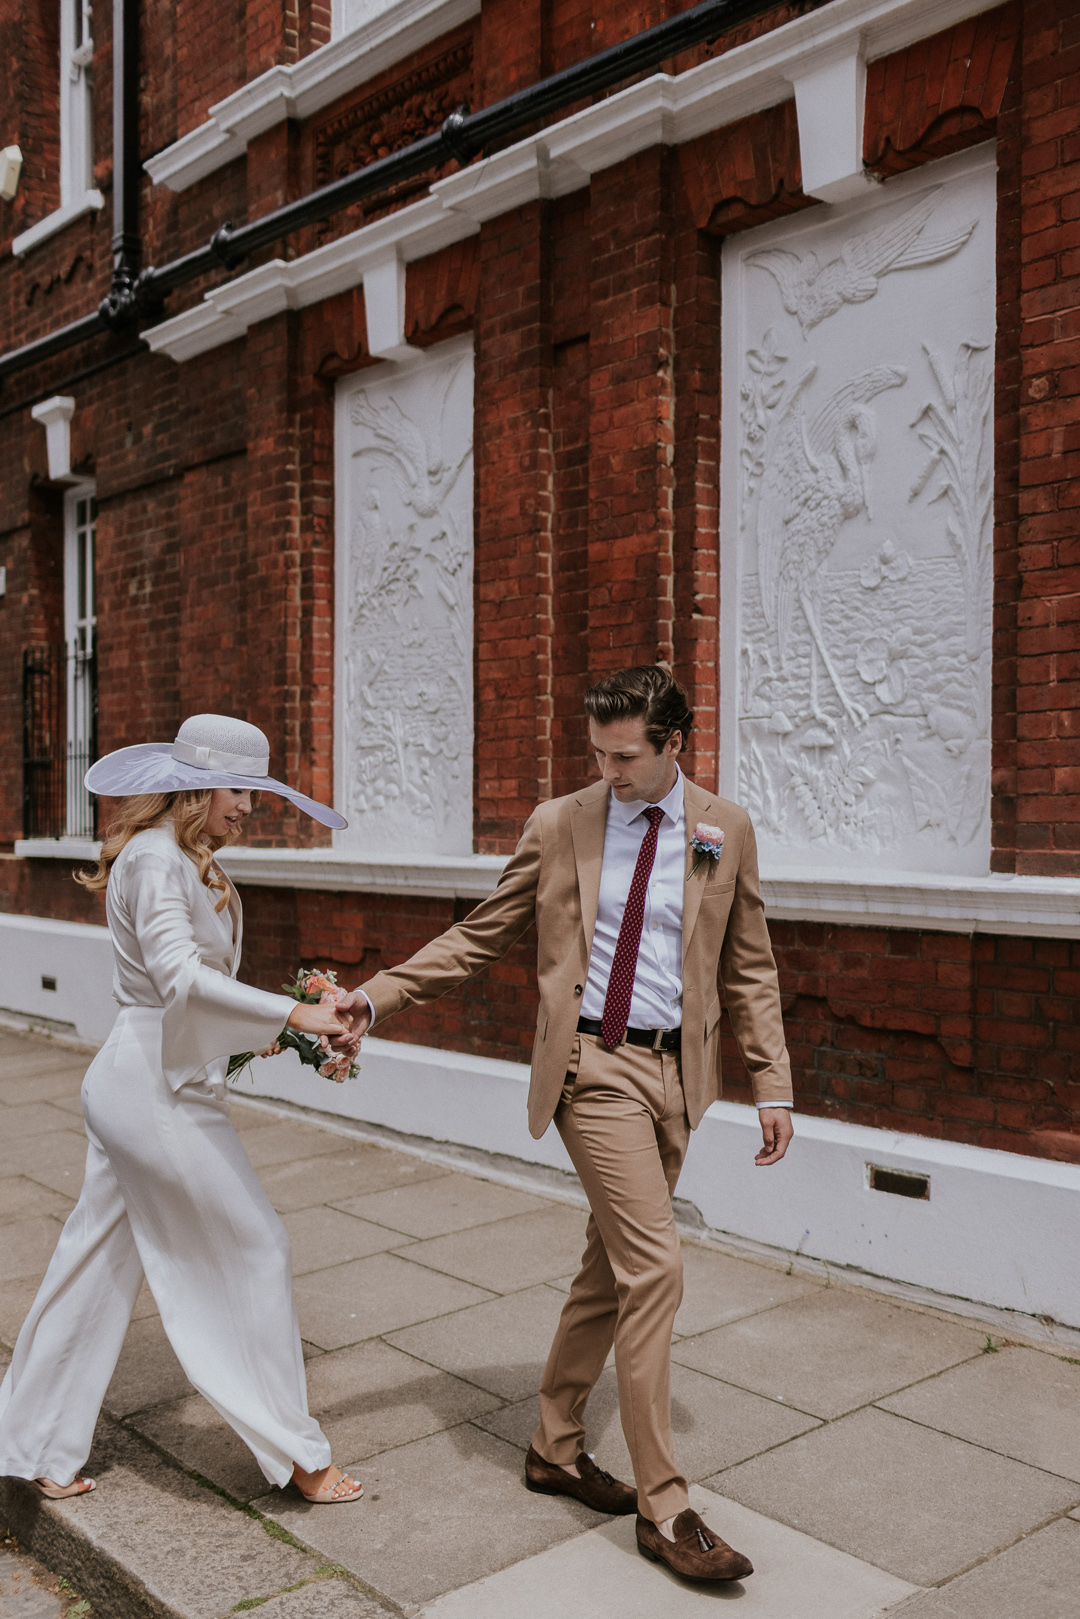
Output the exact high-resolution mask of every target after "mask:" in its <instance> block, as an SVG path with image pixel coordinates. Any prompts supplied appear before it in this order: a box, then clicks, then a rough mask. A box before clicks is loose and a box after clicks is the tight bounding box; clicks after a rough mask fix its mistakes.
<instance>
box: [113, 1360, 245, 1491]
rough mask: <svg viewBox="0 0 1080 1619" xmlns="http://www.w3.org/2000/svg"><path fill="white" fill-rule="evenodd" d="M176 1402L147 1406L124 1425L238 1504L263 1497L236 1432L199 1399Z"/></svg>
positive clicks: (191, 1395) (193, 1396)
mask: <svg viewBox="0 0 1080 1619" xmlns="http://www.w3.org/2000/svg"><path fill="white" fill-rule="evenodd" d="M185 1386H186V1387H187V1389H188V1391H189V1392H188V1393H187V1394H186V1395H184V1396H182V1397H181V1398H180V1399H177V1400H166V1401H163V1402H162V1403H161V1404H160V1405H151V1406H147V1407H145V1408H144V1409H143V1410H141V1411H138V1412H136V1413H135V1414H134V1415H133V1416H130V1417H128V1418H127V1419H126V1421H127V1426H128V1427H130V1428H132V1429H133V1430H134V1431H135V1432H136V1433H140V1434H142V1436H143V1438H144V1439H149V1440H151V1441H152V1442H153V1443H154V1444H155V1445H158V1446H159V1447H160V1448H161V1450H162V1451H163V1452H164V1453H165V1454H166V1455H167V1456H171V1457H172V1459H173V1460H174V1461H175V1462H177V1463H178V1464H179V1465H180V1466H181V1467H184V1468H186V1469H187V1470H188V1471H189V1472H191V1473H197V1474H199V1476H200V1477H202V1478H207V1479H209V1480H210V1482H211V1484H216V1485H217V1487H218V1489H219V1490H226V1491H227V1492H228V1494H229V1495H231V1496H232V1497H233V1498H234V1499H235V1500H237V1501H253V1500H254V1499H255V1497H256V1496H259V1495H265V1494H266V1491H267V1488H268V1486H267V1482H266V1479H265V1477H264V1475H263V1472H262V1469H261V1468H260V1467H259V1464H258V1463H257V1462H256V1460H255V1458H254V1456H253V1455H252V1454H251V1452H250V1450H249V1449H248V1448H247V1446H246V1445H245V1444H244V1441H243V1440H242V1439H241V1438H240V1435H239V1434H238V1433H235V1432H234V1431H233V1429H232V1428H230V1427H229V1424H228V1423H227V1422H226V1421H225V1419H224V1417H221V1416H219V1415H218V1413H217V1412H216V1411H215V1410H214V1408H213V1406H212V1405H210V1404H209V1403H208V1402H207V1401H206V1400H204V1399H203V1397H202V1395H201V1394H196V1393H194V1392H193V1391H191V1385H190V1384H189V1383H187V1380H186V1379H185Z"/></svg>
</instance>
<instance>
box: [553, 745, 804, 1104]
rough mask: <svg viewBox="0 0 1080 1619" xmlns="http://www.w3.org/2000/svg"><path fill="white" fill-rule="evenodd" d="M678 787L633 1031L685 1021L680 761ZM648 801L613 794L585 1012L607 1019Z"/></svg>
mask: <svg viewBox="0 0 1080 1619" xmlns="http://www.w3.org/2000/svg"><path fill="white" fill-rule="evenodd" d="M675 768H676V772H677V774H676V777H675V785H674V787H673V788H672V789H671V791H670V793H668V795H667V797H666V798H662V799H661V800H660V802H659V804H658V806H657V807H658V808H659V809H662V810H663V812H664V818H663V820H662V821H661V822H660V831H659V833H658V834H657V839H656V858H655V859H654V861H653V868H652V872H651V873H650V876H649V886H648V888H647V889H646V891H645V917H644V920H643V922H642V926H641V944H640V946H639V948H638V961H637V972H636V973H635V975H634V993H633V997H632V999H631V1001H630V1017H629V1019H628V1022H629V1026H630V1028H632V1029H674V1028H676V1027H677V1026H678V1025H679V1024H680V1023H681V1022H682V918H683V893H684V891H685V888H686V844H687V836H686V809H685V804H684V794H683V773H682V771H681V770H679V768H678V766H677V765H676V767H675ZM649 807H650V806H649V805H648V804H647V803H645V802H644V801H643V800H642V799H634V800H633V801H632V802H631V803H623V802H621V801H620V800H619V799H617V798H616V797H615V795H614V793H612V794H611V795H610V796H609V798H608V816H607V829H606V831H605V833H604V862H603V866H602V867H601V871H600V900H599V904H598V905H597V908H596V929H595V932H594V933H593V945H592V954H591V955H590V957H589V976H588V978H587V979H586V980H585V993H584V995H583V996H582V998H581V1015H582V1017H587V1018H602V1017H603V1015H604V1001H605V998H606V996H607V987H608V979H609V978H610V976H611V964H612V962H613V960H614V958H615V946H616V944H617V943H618V938H619V929H620V927H621V926H622V919H623V912H624V911H625V909H626V901H627V899H628V897H629V894H630V884H631V883H632V882H633V880H634V870H635V868H636V866H637V858H638V855H639V853H640V852H641V844H642V840H643V838H644V836H645V833H646V832H647V831H648V829H649V823H648V821H647V820H646V819H645V811H646V810H647V809H648V808H649ZM757 1105H758V1107H759V1108H761V1107H788V1108H790V1107H792V1106H793V1104H792V1103H791V1102H759V1103H758V1104H757Z"/></svg>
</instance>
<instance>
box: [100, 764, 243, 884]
mask: <svg viewBox="0 0 1080 1619" xmlns="http://www.w3.org/2000/svg"><path fill="white" fill-rule="evenodd" d="M213 796H214V795H213V791H212V790H211V789H209V788H204V789H203V790H202V791H201V792H189V793H138V794H136V795H135V796H134V797H132V798H122V799H121V800H120V808H119V809H118V810H117V812H116V815H115V816H114V817H113V819H112V820H111V821H110V822H109V825H108V826H107V827H106V829H105V838H104V841H103V843H102V845H101V855H100V857H99V859H98V863H97V868H96V870H94V871H76V872H75V873H74V874H73V875H74V877H75V881H76V882H77V883H81V884H82V886H83V887H84V888H89V889H90V890H91V892H94V893H96V892H98V891H100V890H101V889H103V888H106V887H108V883H109V873H110V872H111V870H112V868H113V863H114V862H115V860H116V857H117V855H118V854H119V853H120V851H121V849H124V848H126V847H127V845H128V844H129V843H130V842H131V840H132V838H134V837H137V836H138V834H139V833H140V832H146V831H148V830H149V828H150V827H152V826H161V825H162V823H163V822H165V821H169V820H171V821H172V825H173V833H174V835H175V837H176V841H177V843H178V844H179V846H180V848H181V849H182V850H183V851H184V853H185V854H186V855H187V856H188V857H189V859H191V860H193V861H194V862H195V864H196V866H197V867H198V869H199V881H200V882H202V883H205V884H206V886H207V888H209V889H210V891H211V893H214V894H220V896H221V897H220V898H219V899H218V900H217V902H216V903H215V905H214V909H215V911H222V910H224V909H225V906H226V905H227V904H228V903H229V884H228V882H227V881H226V879H225V878H224V877H223V876H222V874H221V872H220V871H218V869H217V868H216V866H215V865H214V856H215V854H216V853H217V851H218V850H219V849H222V848H225V847H226V846H227V845H228V844H230V843H235V842H236V840H237V838H238V837H239V836H240V831H239V828H237V830H236V831H234V832H230V833H229V834H228V836H227V837H224V838H212V837H209V836H208V835H207V833H206V831H205V827H206V818H207V816H208V815H209V813H210V804H211V801H212V799H213ZM258 801H259V795H258V793H252V795H251V806H252V808H253V809H254V807H255V805H256V804H257V803H258Z"/></svg>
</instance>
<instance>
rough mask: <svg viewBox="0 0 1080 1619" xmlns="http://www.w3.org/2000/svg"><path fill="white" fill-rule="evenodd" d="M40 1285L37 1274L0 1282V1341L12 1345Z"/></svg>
mask: <svg viewBox="0 0 1080 1619" xmlns="http://www.w3.org/2000/svg"><path fill="white" fill-rule="evenodd" d="M40 1286H41V1279H40V1277H38V1276H23V1277H21V1278H20V1279H19V1280H18V1281H17V1282H0V1342H2V1343H5V1344H9V1345H11V1346H12V1347H14V1344H15V1340H16V1338H17V1337H18V1336H19V1328H20V1327H21V1326H22V1324H23V1322H24V1321H25V1320H26V1316H27V1312H28V1311H29V1309H30V1306H31V1305H32V1304H33V1302H34V1296H35V1294H36V1293H37V1290H38V1288H39V1287H40Z"/></svg>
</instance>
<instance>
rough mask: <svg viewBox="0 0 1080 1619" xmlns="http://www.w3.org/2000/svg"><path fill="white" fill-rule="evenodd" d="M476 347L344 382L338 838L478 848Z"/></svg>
mask: <svg viewBox="0 0 1080 1619" xmlns="http://www.w3.org/2000/svg"><path fill="white" fill-rule="evenodd" d="M472 402H473V353H472V345H471V341H469V340H460V339H458V340H455V341H453V342H451V343H446V344H440V345H439V346H438V347H436V348H434V349H432V350H429V351H428V353H427V355H426V356H424V357H423V358H422V359H418V360H416V361H415V362H413V363H411V364H409V365H393V364H387V365H386V366H380V367H378V368H377V369H375V368H373V369H372V370H370V371H364V372H362V373H360V375H358V376H355V377H349V378H347V379H345V380H343V381H342V382H341V383H339V385H338V395H337V447H336V497H337V512H338V518H337V523H338V530H337V614H336V625H337V648H336V664H337V669H336V673H337V683H336V704H337V719H336V734H337V748H336V759H337V774H338V791H339V795H340V801H341V802H342V806H343V809H344V813H345V814H346V815H347V816H348V818H349V823H350V824H349V828H348V830H347V831H345V832H341V833H338V834H336V837H335V844H336V845H337V846H340V847H345V848H349V849H355V850H356V851H357V852H358V853H359V852H360V851H364V852H366V853H367V854H370V855H373V856H374V855H378V854H383V855H386V854H414V855H419V854H439V855H452V854H468V853H469V852H471V850H472V739H473V690H472V684H473V682H472V652H473V645H472V642H473V611H472V570H473V484H472Z"/></svg>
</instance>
